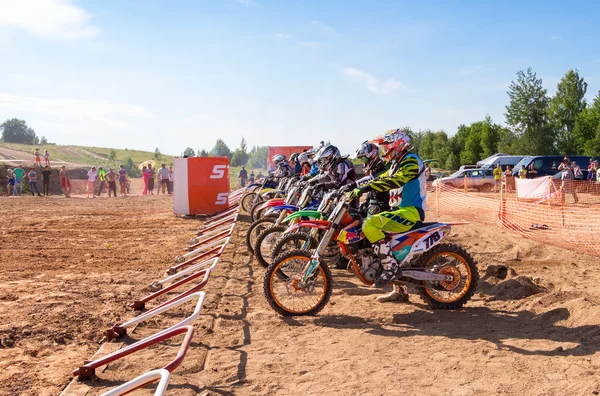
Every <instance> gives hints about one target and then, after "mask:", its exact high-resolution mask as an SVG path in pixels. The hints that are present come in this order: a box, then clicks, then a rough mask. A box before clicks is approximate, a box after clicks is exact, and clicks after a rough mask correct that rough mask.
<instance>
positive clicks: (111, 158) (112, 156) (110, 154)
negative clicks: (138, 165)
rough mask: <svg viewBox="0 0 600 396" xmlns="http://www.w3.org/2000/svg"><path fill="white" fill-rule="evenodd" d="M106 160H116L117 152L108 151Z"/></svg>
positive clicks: (113, 150)
mask: <svg viewBox="0 0 600 396" xmlns="http://www.w3.org/2000/svg"><path fill="white" fill-rule="evenodd" d="M130 158H131V157H130ZM108 159H109V160H111V161H115V160H116V159H117V152H116V151H115V149H110V152H109V153H108Z"/></svg>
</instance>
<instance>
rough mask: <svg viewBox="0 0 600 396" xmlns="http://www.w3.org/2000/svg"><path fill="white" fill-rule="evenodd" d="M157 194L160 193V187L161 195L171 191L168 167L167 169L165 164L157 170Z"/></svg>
mask: <svg viewBox="0 0 600 396" xmlns="http://www.w3.org/2000/svg"><path fill="white" fill-rule="evenodd" d="M158 183H159V184H158V194H160V189H161V187H162V193H163V195H164V194H166V193H167V191H168V192H169V193H171V191H170V188H169V169H167V164H162V165H161V166H160V169H159V170H158Z"/></svg>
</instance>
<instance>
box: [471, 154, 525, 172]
mask: <svg viewBox="0 0 600 396" xmlns="http://www.w3.org/2000/svg"><path fill="white" fill-rule="evenodd" d="M523 157H525V156H524V155H503V156H501V157H495V158H494V157H492V158H490V159H489V160H488V161H487V162H486V163H484V164H483V165H482V166H481V169H494V168H495V167H496V165H498V164H500V167H501V168H502V170H506V167H507V166H510V168H511V169H514V167H515V165H517V164H518V163H519V161H521V160H522V159H523Z"/></svg>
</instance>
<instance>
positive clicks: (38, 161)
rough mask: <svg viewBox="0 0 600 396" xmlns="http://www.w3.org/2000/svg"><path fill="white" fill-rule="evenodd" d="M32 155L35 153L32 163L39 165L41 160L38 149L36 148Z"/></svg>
mask: <svg viewBox="0 0 600 396" xmlns="http://www.w3.org/2000/svg"><path fill="white" fill-rule="evenodd" d="M33 155H35V164H34V165H38V166H39V167H41V166H42V161H41V160H40V149H39V148H36V149H35V152H34V153H33Z"/></svg>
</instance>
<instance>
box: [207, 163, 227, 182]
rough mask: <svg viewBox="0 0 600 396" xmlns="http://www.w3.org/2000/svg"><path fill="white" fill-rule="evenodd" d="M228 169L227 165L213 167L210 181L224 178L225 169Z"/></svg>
mask: <svg viewBox="0 0 600 396" xmlns="http://www.w3.org/2000/svg"><path fill="white" fill-rule="evenodd" d="M227 168H229V166H228V165H215V166H214V167H213V171H212V174H211V175H210V178H211V179H222V178H223V177H224V176H225V169H227Z"/></svg>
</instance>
